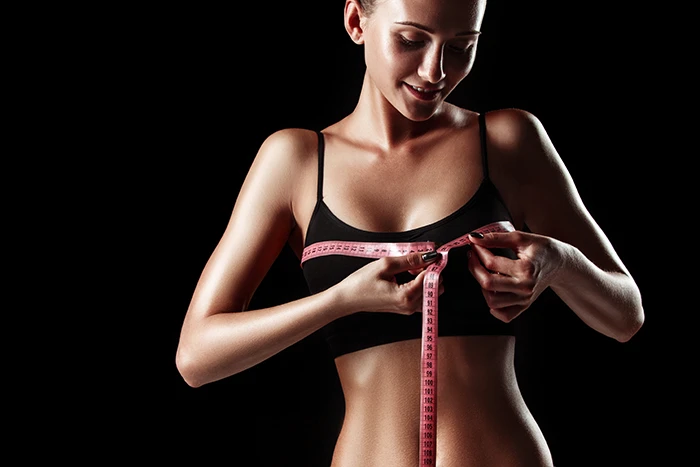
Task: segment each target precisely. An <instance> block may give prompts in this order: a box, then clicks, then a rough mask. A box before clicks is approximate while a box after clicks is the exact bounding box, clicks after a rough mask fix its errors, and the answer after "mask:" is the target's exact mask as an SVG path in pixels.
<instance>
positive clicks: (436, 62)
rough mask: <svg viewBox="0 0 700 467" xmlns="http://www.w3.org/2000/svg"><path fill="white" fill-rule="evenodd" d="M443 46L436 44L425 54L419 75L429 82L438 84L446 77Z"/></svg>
mask: <svg viewBox="0 0 700 467" xmlns="http://www.w3.org/2000/svg"><path fill="white" fill-rule="evenodd" d="M443 50H444V49H443V46H442V45H440V44H435V46H434V47H431V49H430V50H429V51H428V52H427V53H426V54H425V56H424V57H423V61H422V62H421V64H420V67H419V68H418V76H420V77H421V79H424V80H426V81H428V82H429V83H432V84H436V83H439V82H440V81H442V80H443V79H444V78H445V70H444V68H443V63H442V60H443Z"/></svg>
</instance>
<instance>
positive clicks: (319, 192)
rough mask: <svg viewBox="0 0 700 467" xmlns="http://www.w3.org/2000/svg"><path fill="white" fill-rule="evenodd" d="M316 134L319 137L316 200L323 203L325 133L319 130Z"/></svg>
mask: <svg viewBox="0 0 700 467" xmlns="http://www.w3.org/2000/svg"><path fill="white" fill-rule="evenodd" d="M316 134H317V135H318V183H317V184H316V186H317V188H316V190H317V193H316V199H317V201H321V199H322V198H323V154H324V152H325V151H324V139H323V133H321V132H320V131H318V130H317V131H316Z"/></svg>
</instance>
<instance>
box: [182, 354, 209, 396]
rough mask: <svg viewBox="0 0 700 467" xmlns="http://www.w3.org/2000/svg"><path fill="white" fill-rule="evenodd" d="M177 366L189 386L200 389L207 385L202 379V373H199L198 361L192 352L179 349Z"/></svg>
mask: <svg viewBox="0 0 700 467" xmlns="http://www.w3.org/2000/svg"><path fill="white" fill-rule="evenodd" d="M175 366H176V367H177V371H178V373H180V376H181V377H182V379H183V380H184V381H185V383H187V385H188V386H190V387H192V388H198V387H201V386H204V384H206V381H205V380H204V379H203V378H202V375H201V372H200V371H199V365H198V364H197V359H196V358H195V357H194V355H192V352H189V351H186V350H184V349H183V348H182V347H178V349H177V353H176V355H175Z"/></svg>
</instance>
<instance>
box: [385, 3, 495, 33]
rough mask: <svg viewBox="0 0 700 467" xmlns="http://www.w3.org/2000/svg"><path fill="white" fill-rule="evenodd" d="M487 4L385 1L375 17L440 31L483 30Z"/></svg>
mask: <svg viewBox="0 0 700 467" xmlns="http://www.w3.org/2000/svg"><path fill="white" fill-rule="evenodd" d="M485 7H486V0H381V1H380V2H379V3H378V5H377V9H376V10H375V13H379V14H381V15H382V16H384V17H385V19H387V20H390V21H412V22H417V23H420V24H424V25H426V26H430V27H431V28H434V29H436V30H437V29H440V30H452V29H454V30H460V31H462V30H479V29H480V28H481V21H482V19H483V16H484V9H485Z"/></svg>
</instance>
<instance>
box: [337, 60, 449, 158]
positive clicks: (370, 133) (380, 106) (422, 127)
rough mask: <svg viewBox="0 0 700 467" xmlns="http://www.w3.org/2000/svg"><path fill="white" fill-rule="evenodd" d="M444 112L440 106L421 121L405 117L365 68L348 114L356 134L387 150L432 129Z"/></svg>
mask: <svg viewBox="0 0 700 467" xmlns="http://www.w3.org/2000/svg"><path fill="white" fill-rule="evenodd" d="M443 113H444V110H443V109H441V110H439V111H438V112H436V114H435V115H433V116H432V117H430V118H429V119H427V120H424V121H413V120H410V119H408V118H406V117H404V116H403V115H402V114H401V113H400V112H399V111H398V110H396V108H394V106H393V105H392V104H391V103H390V102H389V101H388V100H387V99H386V98H385V97H384V96H383V95H382V93H381V92H380V91H379V89H377V87H376V86H375V85H374V82H373V81H372V80H371V78H370V77H369V75H368V74H367V72H365V76H364V79H363V82H362V90H361V91H360V97H359V99H358V102H357V105H356V106H355V109H354V110H353V112H352V113H351V114H350V115H349V118H348V120H349V121H348V123H349V124H350V126H351V127H352V128H353V131H357V132H358V133H357V134H362V135H365V136H366V137H367V138H368V139H370V140H372V141H373V142H374V143H375V144H376V145H377V146H379V147H381V148H383V149H385V150H387V151H389V150H391V149H393V148H397V147H399V146H402V145H403V144H404V143H406V142H409V141H412V140H414V139H416V138H418V137H420V136H422V135H424V134H426V133H428V132H429V131H430V130H432V129H434V128H435V127H436V123H437V122H438V121H439V120H440V118H441V116H442V114H443Z"/></svg>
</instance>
